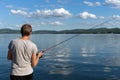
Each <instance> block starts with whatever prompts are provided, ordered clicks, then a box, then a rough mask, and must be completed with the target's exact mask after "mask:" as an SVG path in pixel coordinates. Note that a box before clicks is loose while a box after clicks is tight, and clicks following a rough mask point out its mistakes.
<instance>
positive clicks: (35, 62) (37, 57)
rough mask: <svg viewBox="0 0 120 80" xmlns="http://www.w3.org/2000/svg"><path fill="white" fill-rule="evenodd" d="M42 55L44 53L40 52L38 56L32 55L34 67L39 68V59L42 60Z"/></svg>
mask: <svg viewBox="0 0 120 80" xmlns="http://www.w3.org/2000/svg"><path fill="white" fill-rule="evenodd" d="M42 55H43V52H42V51H41V52H39V53H38V55H36V53H33V54H32V63H31V65H32V67H36V66H37V64H38V62H39V59H40V57H42Z"/></svg>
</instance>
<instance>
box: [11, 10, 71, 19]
mask: <svg viewBox="0 0 120 80" xmlns="http://www.w3.org/2000/svg"><path fill="white" fill-rule="evenodd" d="M11 13H12V14H18V15H24V16H26V17H30V18H52V17H64V18H66V17H69V16H71V13H70V12H69V11H67V10H65V9H64V8H59V9H54V10H50V9H49V10H38V9H37V10H36V11H33V12H26V11H23V10H11Z"/></svg>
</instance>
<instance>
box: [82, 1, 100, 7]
mask: <svg viewBox="0 0 120 80" xmlns="http://www.w3.org/2000/svg"><path fill="white" fill-rule="evenodd" d="M83 3H84V4H86V5H88V6H101V3H100V2H95V3H93V2H88V1H84V2H83Z"/></svg>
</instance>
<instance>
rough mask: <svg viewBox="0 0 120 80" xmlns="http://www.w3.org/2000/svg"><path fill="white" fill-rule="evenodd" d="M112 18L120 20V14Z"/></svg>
mask: <svg viewBox="0 0 120 80" xmlns="http://www.w3.org/2000/svg"><path fill="white" fill-rule="evenodd" d="M112 18H114V19H119V20H120V15H113V16H112Z"/></svg>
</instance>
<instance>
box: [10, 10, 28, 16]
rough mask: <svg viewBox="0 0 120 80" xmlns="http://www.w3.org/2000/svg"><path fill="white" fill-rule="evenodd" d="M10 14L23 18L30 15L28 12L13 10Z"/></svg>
mask: <svg viewBox="0 0 120 80" xmlns="http://www.w3.org/2000/svg"><path fill="white" fill-rule="evenodd" d="M10 12H11V13H12V14H15V15H16V14H17V15H22V16H27V14H28V13H27V12H25V11H22V10H13V9H12V10H11V11H10Z"/></svg>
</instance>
